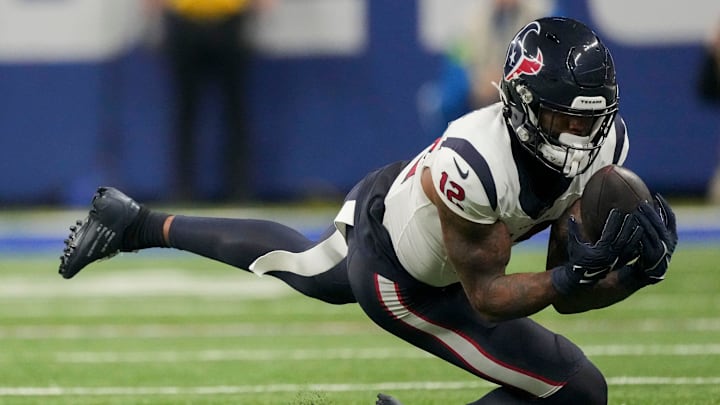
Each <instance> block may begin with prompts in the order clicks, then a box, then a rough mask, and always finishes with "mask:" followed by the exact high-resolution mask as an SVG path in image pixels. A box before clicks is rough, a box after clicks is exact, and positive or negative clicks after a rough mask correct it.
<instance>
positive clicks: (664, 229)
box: [630, 194, 678, 285]
mask: <svg viewBox="0 0 720 405" xmlns="http://www.w3.org/2000/svg"><path fill="white" fill-rule="evenodd" d="M633 215H634V216H635V218H636V219H637V221H638V223H639V224H640V226H641V227H642V228H643V235H642V238H641V239H640V245H641V250H640V257H639V258H638V260H637V262H635V263H634V264H633V265H632V266H630V270H631V271H632V272H633V275H634V276H635V278H636V280H639V281H641V284H645V285H647V284H656V283H659V282H661V281H662V280H664V279H665V273H666V272H667V269H668V266H669V265H670V259H671V258H672V255H673V252H675V247H676V246H677V242H678V235H677V223H676V220H675V213H673V211H672V208H670V204H668V202H667V201H665V199H664V198H663V197H662V196H661V195H660V194H657V195H655V201H654V204H650V203H649V202H644V203H642V204H641V205H640V206H639V207H638V209H637V210H636V211H635V212H634V213H633Z"/></svg>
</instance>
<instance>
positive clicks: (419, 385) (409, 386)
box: [0, 376, 720, 397]
mask: <svg viewBox="0 0 720 405" xmlns="http://www.w3.org/2000/svg"><path fill="white" fill-rule="evenodd" d="M607 381H608V385H611V386H619V385H717V384H720V377H653V376H642V377H641V376H637V377H636V376H619V377H609V378H608V379H607ZM494 386H495V385H494V384H492V383H490V382H486V381H482V380H478V381H465V382H461V381H457V382H455V381H409V382H386V383H376V384H354V383H347V384H269V385H234V386H233V385H221V386H204V387H177V386H165V387H0V396H3V397H9V396H19V397H37V396H120V395H128V396H139V395H183V396H186V395H195V396H198V395H219V394H259V393H266V394H270V393H282V392H307V391H314V392H361V391H370V392H380V391H437V390H459V389H475V388H490V387H494Z"/></svg>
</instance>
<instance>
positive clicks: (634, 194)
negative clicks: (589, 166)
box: [580, 165, 652, 243]
mask: <svg viewBox="0 0 720 405" xmlns="http://www.w3.org/2000/svg"><path fill="white" fill-rule="evenodd" d="M643 201H652V195H651V194H650V190H649V189H648V187H647V185H645V182H644V181H643V180H642V179H641V178H640V176H638V175H637V174H635V173H634V172H633V171H631V170H630V169H627V168H625V167H622V166H617V165H609V166H605V167H603V168H602V169H600V170H598V171H597V172H596V173H594V174H593V175H592V177H590V180H589V181H588V183H587V185H586V186H585V190H584V191H583V195H582V197H581V198H580V210H581V221H582V226H583V229H584V232H585V236H586V237H587V238H588V239H589V240H590V242H593V243H594V242H596V241H597V240H598V239H600V234H601V233H602V230H603V227H604V226H605V220H606V219H607V217H608V214H610V210H612V209H613V208H617V209H619V210H620V211H621V212H623V213H630V212H632V211H634V210H635V208H637V206H638V205H639V204H640V203H641V202H643Z"/></svg>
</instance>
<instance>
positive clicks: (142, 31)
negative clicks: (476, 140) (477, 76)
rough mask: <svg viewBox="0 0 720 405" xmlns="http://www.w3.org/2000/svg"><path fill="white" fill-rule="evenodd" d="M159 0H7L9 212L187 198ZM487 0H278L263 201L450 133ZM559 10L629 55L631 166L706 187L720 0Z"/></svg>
mask: <svg viewBox="0 0 720 405" xmlns="http://www.w3.org/2000/svg"><path fill="white" fill-rule="evenodd" d="M143 1H145V0H119V1H102V2H98V1H93V0H65V1H52V0H47V1H18V0H3V1H0V147H2V150H3V151H4V156H3V159H2V161H1V162H0V165H1V166H0V168H1V169H2V172H3V173H4V175H3V177H2V181H0V204H7V205H28V204H45V203H56V204H69V205H77V204H86V202H87V199H88V194H89V193H91V191H92V190H93V189H94V187H95V186H96V185H98V184H112V185H117V186H120V187H122V188H123V189H124V190H127V191H128V192H129V193H131V194H132V195H134V196H137V197H138V198H139V199H143V200H151V199H152V200H154V199H163V198H164V197H166V196H168V195H169V194H170V191H171V190H169V187H170V184H171V180H172V178H173V173H171V172H170V170H171V167H172V165H171V164H170V162H169V161H168V159H169V158H170V155H169V152H168V151H169V145H170V142H173V139H172V136H171V134H169V130H168V123H169V114H168V108H169V103H168V80H167V69H166V68H167V67H166V66H165V65H164V63H165V62H164V59H163V58H162V57H161V55H160V53H159V52H158V51H157V49H153V48H152V46H151V45H150V43H152V40H151V38H152V37H153V34H152V33H151V32H152V31H153V29H152V24H150V23H148V21H146V17H145V16H144V14H143ZM477 1H478V0H453V1H452V2H451V3H447V2H445V1H442V0H406V1H390V2H388V1H379V0H378V1H374V0H370V1H368V0H277V1H276V6H275V7H274V8H273V9H272V10H271V11H269V12H267V13H265V14H262V15H261V16H260V19H259V20H258V21H257V24H256V29H255V30H254V34H253V36H254V43H255V46H256V48H257V50H258V54H257V58H256V59H255V61H254V63H253V66H252V69H251V72H250V75H251V83H252V85H251V88H250V90H249V92H250V95H249V96H250V100H252V110H251V112H250V113H249V115H248V117H247V119H248V121H249V123H250V126H251V133H252V139H251V144H252V145H253V147H254V153H253V155H252V156H251V160H252V164H253V167H254V169H253V170H252V172H250V173H244V174H241V175H244V176H248V177H249V178H250V179H251V182H250V183H251V185H252V187H253V188H254V189H255V192H256V194H257V195H258V196H259V197H261V198H262V199H274V200H278V199H279V200H287V199H298V198H300V199H302V198H306V197H308V196H317V195H322V196H327V195H330V196H336V195H342V194H344V192H345V191H347V190H348V189H349V188H350V187H351V186H352V185H353V184H354V183H355V182H356V181H357V180H358V179H359V178H360V177H362V175H364V174H365V173H366V172H367V171H368V170H370V169H373V168H376V167H378V166H380V165H382V164H384V163H386V162H388V161H393V160H397V159H402V158H407V157H409V156H411V155H413V154H414V153H415V152H416V151H417V150H419V148H420V147H422V146H425V145H426V144H428V143H429V142H431V141H432V140H434V139H435V138H436V137H437V136H438V131H439V130H440V129H442V126H440V127H438V126H437V125H434V124H436V123H428V122H427V121H428V119H427V118H428V117H422V116H421V115H420V114H419V108H418V97H419V90H420V89H421V88H422V86H423V85H424V84H426V83H428V82H432V81H433V80H436V79H437V78H438V76H439V74H440V69H441V67H440V64H441V57H440V51H441V50H442V49H444V48H445V47H446V46H447V41H448V38H451V37H452V35H453V29H455V30H456V29H457V27H458V26H459V24H458V21H460V20H461V19H462V17H463V13H465V12H466V10H468V7H471V6H472V4H473V3H475V2H477ZM451 4H452V5H451ZM557 4H558V7H559V9H560V10H561V11H562V13H563V14H565V15H567V16H570V17H575V18H578V19H580V20H583V21H585V22H587V23H588V24H589V25H590V26H591V27H593V28H594V29H596V30H597V31H598V32H599V34H600V35H601V36H602V37H603V38H604V39H605V40H606V42H607V43H608V45H609V47H610V49H611V50H612V51H613V55H614V57H615V61H616V65H617V71H618V76H619V77H618V79H619V83H620V97H621V103H622V107H621V112H622V114H623V116H624V117H625V119H626V121H627V123H628V128H629V133H630V136H631V142H632V153H631V156H630V158H629V160H628V162H627V166H629V167H630V168H631V169H633V170H635V171H636V172H638V173H639V174H640V175H641V176H642V177H643V178H644V179H645V180H646V181H647V182H648V184H649V185H650V186H651V187H652V188H653V189H655V190H657V191H660V192H663V193H667V194H672V195H689V196H700V195H702V194H703V193H704V191H705V188H706V185H707V183H708V180H709V179H710V176H711V174H712V172H713V169H714V167H715V163H716V162H717V160H718V156H720V152H719V148H718V141H719V139H720V136H719V135H720V114H719V113H718V107H717V106H709V105H706V104H704V103H703V102H702V101H700V100H699V99H698V97H697V96H696V91H695V88H696V87H695V83H696V76H697V72H698V69H699V66H700V62H701V50H702V46H703V41H704V40H705V38H706V37H707V36H708V35H709V33H710V31H711V30H712V28H713V27H714V26H715V24H717V23H718V21H719V20H720V3H718V2H716V1H713V0H688V1H685V2H681V3H678V2H675V1H671V0H662V1H657V2H653V3H652V5H648V4H647V3H644V2H624V1H620V0H605V1H600V0H595V1H572V0H565V1H563V0H559V1H558V2H557ZM425 101H426V102H427V100H425ZM206 104H207V105H206V106H205V109H204V111H203V114H204V117H203V127H202V129H201V130H202V131H203V135H204V139H205V141H204V142H203V143H202V144H201V145H200V146H199V147H200V148H201V149H202V154H203V157H202V159H203V161H202V162H201V163H200V164H199V165H198V167H197V168H196V169H197V174H198V176H199V177H200V179H201V181H202V184H203V187H204V190H205V192H206V193H208V195H211V194H212V193H213V191H214V190H216V189H217V188H218V187H221V186H222V185H221V184H218V178H219V176H217V171H218V167H217V166H218V164H217V162H218V159H217V155H218V151H217V150H216V149H217V132H218V131H217V130H218V121H219V119H218V116H217V115H218V109H216V108H213V97H212V96H211V97H209V101H208V102H207V103H206Z"/></svg>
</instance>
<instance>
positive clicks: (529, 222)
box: [383, 103, 629, 287]
mask: <svg viewBox="0 0 720 405" xmlns="http://www.w3.org/2000/svg"><path fill="white" fill-rule="evenodd" d="M502 108H503V105H502V103H496V104H493V105H491V106H488V107H486V108H483V109H480V110H477V111H474V112H472V113H469V114H467V115H465V116H463V117H461V118H459V119H457V120H455V121H453V122H452V123H451V124H450V125H449V126H448V128H447V130H446V131H445V133H444V134H443V136H442V137H441V138H439V139H438V140H437V141H435V142H434V143H433V144H432V145H430V146H429V147H427V148H426V149H425V150H423V151H422V152H421V153H420V154H419V155H418V156H417V157H416V158H415V159H413V161H411V162H410V164H408V166H407V167H406V168H405V169H404V170H403V171H402V172H401V173H400V175H399V176H398V177H397V178H396V179H395V181H394V183H393V185H392V186H391V188H390V191H389V192H388V195H387V197H386V198H385V216H384V218H383V225H384V226H385V228H386V229H387V230H388V232H389V233H390V237H391V239H392V242H393V247H394V248H395V252H396V253H397V256H398V259H399V260H400V263H401V264H402V265H403V266H404V267H405V269H406V270H407V271H408V272H409V273H410V274H411V275H412V276H413V277H415V278H416V279H418V280H420V281H422V282H424V283H426V284H430V285H433V286H438V287H440V286H446V285H449V284H452V283H455V282H458V281H459V280H458V277H457V275H456V274H455V269H454V268H453V266H452V264H451V263H450V261H449V260H448V257H447V253H446V252H445V247H444V244H443V238H442V231H441V228H440V219H439V217H438V213H437V209H436V208H435V206H434V205H433V204H432V202H430V200H429V199H428V197H427V196H426V195H425V193H424V191H423V188H422V185H421V183H420V177H421V176H420V174H421V173H422V170H423V168H425V167H427V168H429V169H430V171H431V173H432V179H433V184H434V187H435V190H436V192H437V193H438V195H440V196H441V197H442V201H443V202H444V203H445V204H446V205H447V206H448V207H449V208H450V209H451V210H452V211H453V212H454V213H455V214H457V215H459V216H461V217H462V218H465V219H467V220H468V221H472V222H477V223H481V224H492V223H495V222H496V221H503V222H504V223H505V224H506V225H507V227H508V229H509V231H510V235H511V238H512V240H513V241H517V240H518V239H519V238H521V237H522V236H523V235H525V234H526V233H527V232H528V231H530V230H531V229H532V228H533V227H534V226H536V225H538V224H541V223H546V222H548V221H553V220H556V219H557V218H559V217H560V216H561V215H562V214H563V212H565V210H566V209H567V208H568V207H570V206H571V205H572V204H573V203H574V202H575V201H576V200H577V199H578V198H579V197H580V196H581V195H582V191H583V189H584V188H585V185H586V184H587V182H588V180H589V179H590V177H591V176H592V174H593V173H595V172H596V171H597V170H599V169H600V168H602V167H604V166H606V165H609V164H612V163H615V164H622V163H623V162H624V161H625V158H626V156H627V153H628V147H629V145H628V140H627V135H626V133H625V126H624V123H623V122H622V119H621V118H620V117H617V118H616V122H615V125H614V126H613V127H612V128H611V129H610V132H609V134H608V137H607V139H606V140H605V143H604V144H603V145H602V147H601V150H600V152H599V154H598V156H597V158H596V159H595V161H594V162H593V164H592V165H591V166H590V168H589V169H588V170H587V171H586V172H585V173H583V174H581V175H578V176H576V177H574V178H573V179H572V181H571V183H570V185H569V187H568V188H567V190H565V191H564V192H563V193H562V194H561V195H560V196H559V197H558V198H557V199H556V200H555V202H554V203H553V204H552V206H551V207H549V208H548V209H546V210H544V211H541V212H539V213H536V215H535V218H533V217H532V216H531V215H530V214H528V213H527V212H525V211H524V210H523V207H522V205H521V203H520V191H521V183H520V178H519V175H518V168H517V166H516V162H515V159H514V158H513V154H512V148H511V145H510V136H511V135H510V134H508V129H507V127H506V125H505V120H504V119H503V116H502Z"/></svg>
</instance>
